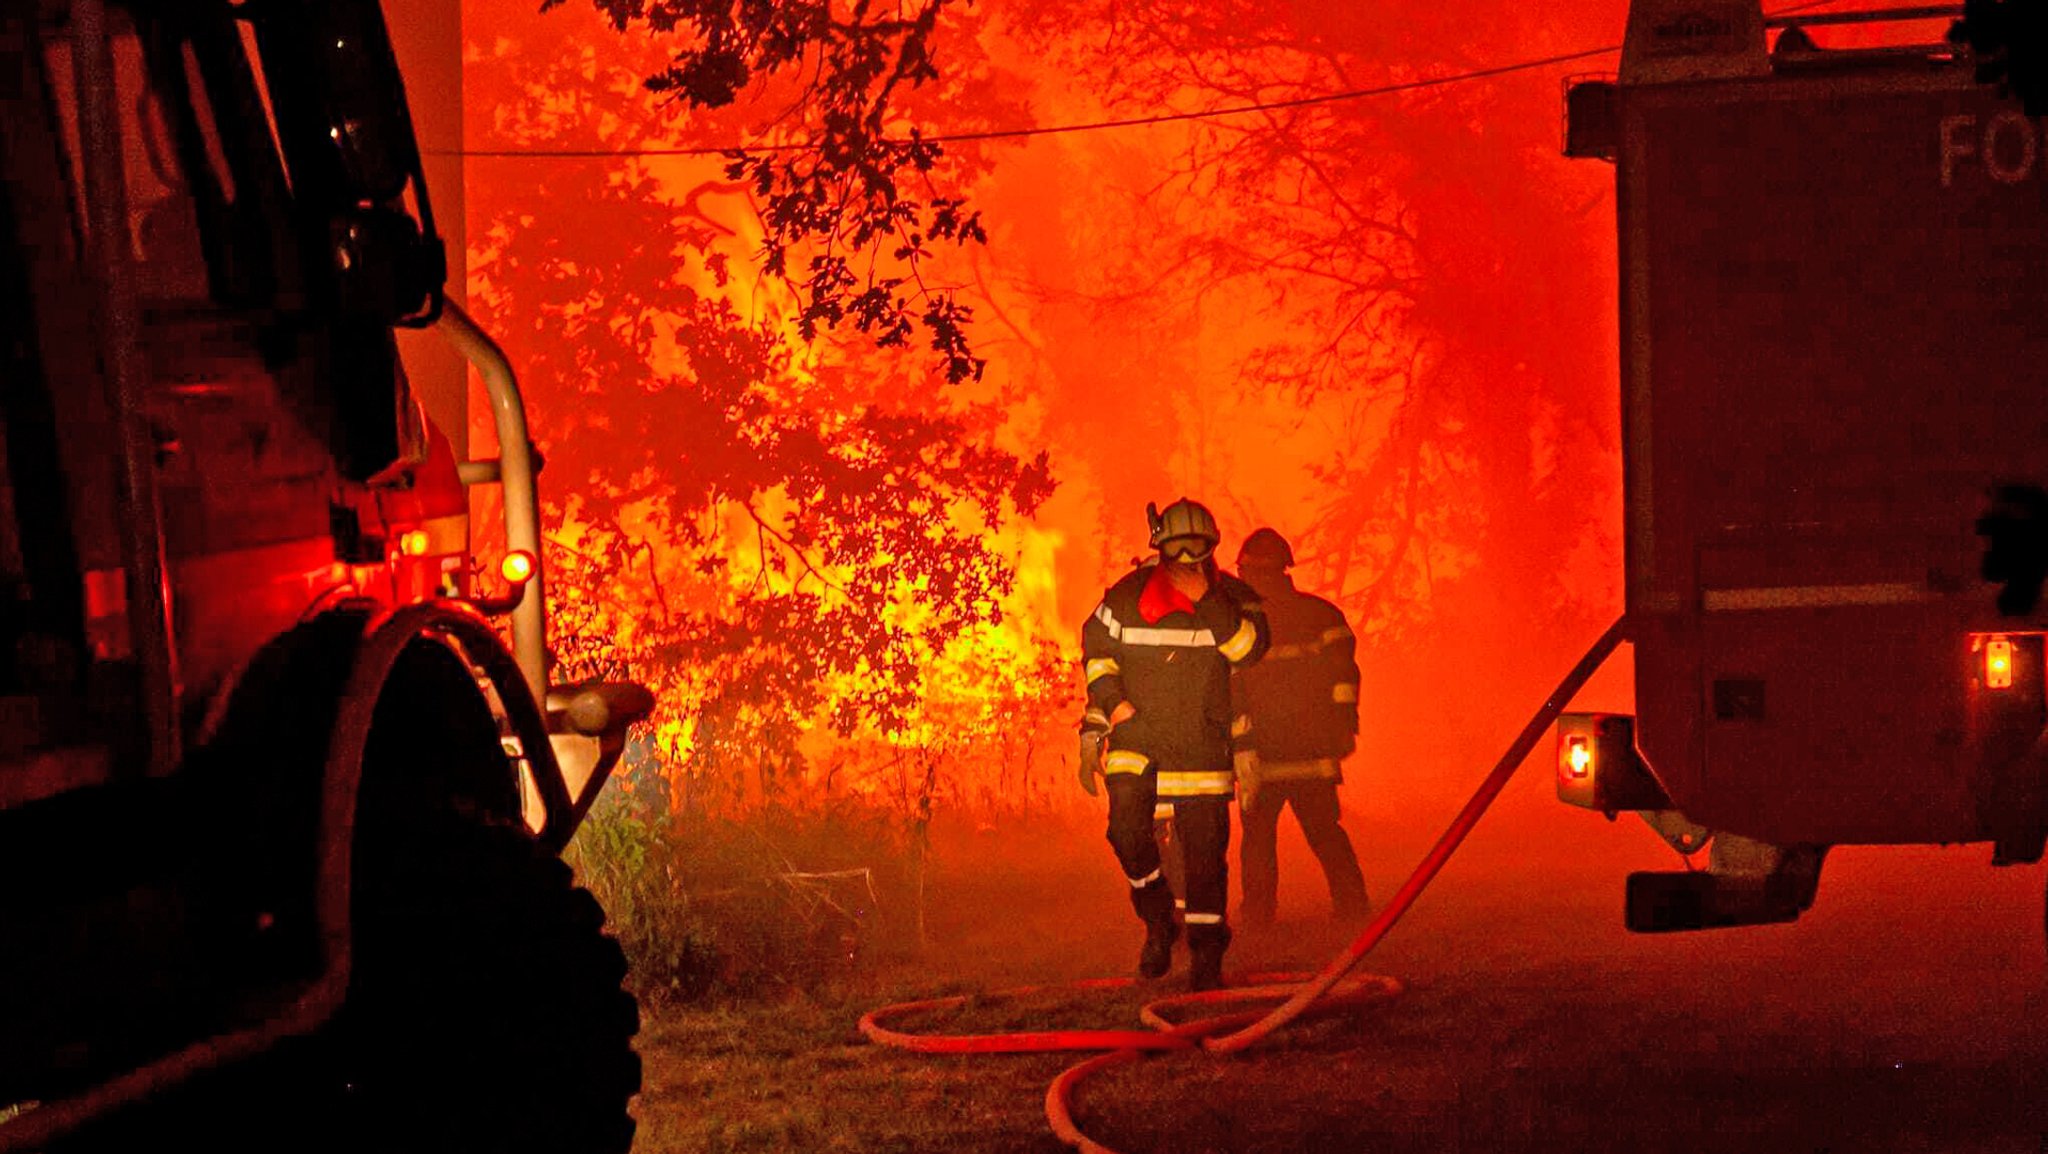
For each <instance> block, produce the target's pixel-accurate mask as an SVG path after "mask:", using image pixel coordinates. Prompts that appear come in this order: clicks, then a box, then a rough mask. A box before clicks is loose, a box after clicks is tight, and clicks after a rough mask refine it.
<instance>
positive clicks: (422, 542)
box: [398, 529, 433, 557]
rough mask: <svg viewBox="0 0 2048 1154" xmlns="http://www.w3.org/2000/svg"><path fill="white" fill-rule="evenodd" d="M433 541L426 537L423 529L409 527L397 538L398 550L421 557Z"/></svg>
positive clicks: (410, 555) (407, 554) (411, 555)
mask: <svg viewBox="0 0 2048 1154" xmlns="http://www.w3.org/2000/svg"><path fill="white" fill-rule="evenodd" d="M432 545H433V542H432V541H430V540H428V539H427V531H426V530H425V529H409V530H407V531H406V532H405V533H403V534H401V535H400V536H399V538H398V551H399V552H400V553H403V554H405V555H406V556H408V557H422V556H425V555H426V552H427V549H428V548H429V547H430V546H432Z"/></svg>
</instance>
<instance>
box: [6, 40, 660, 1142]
mask: <svg viewBox="0 0 2048 1154" xmlns="http://www.w3.org/2000/svg"><path fill="white" fill-rule="evenodd" d="M0 38H4V45H0V68H4V76H0V107H4V117H0V168H4V169H5V180H4V182H0V293H4V296H5V304H4V307H0V330H4V338H0V466H4V467H0V717H4V719H5V724H4V725H0V1151H4V1152H13V1151H27V1150H58V1149H119V1148H127V1147H129V1146H132V1145H138V1144H141V1143H143V1142H147V1143H148V1144H150V1145H151V1146H161V1145H163V1144H165V1143H166V1142H170V1143H172V1144H176V1143H177V1141H178V1140H179V1139H180V1138H181V1137H190V1138H194V1139H196V1140H197V1141H201V1142H204V1143H206V1145H207V1146H208V1147H209V1148H220V1147H223V1146H225V1147H227V1148H230V1149H235V1148H247V1149H251V1150H254V1149H259V1148H260V1149H264V1150H275V1149H295V1150H315V1149H318V1150H328V1149H332V1150H335V1151H344V1150H346V1151H369V1150H377V1151H419V1152H426V1151H436V1152H446V1151H458V1152H460V1151H475V1152H478V1154H482V1152H485V1151H489V1152H492V1154H502V1152H508V1151H510V1152H521V1151H534V1152H539V1151H550V1152H556V1151H562V1152H577V1151H591V1152H616V1151H623V1150H625V1149H626V1148H627V1147H628V1145H629V1144H630V1142H631V1139H632V1134H633V1120H632V1118H631V1116H630V1115H629V1113H628V1110H627V1106H628V1100H629V1099H630V1097H631V1096H632V1095H633V1094H634V1093H635V1092H636V1091H637V1089H638V1087H639V1080H640V1065H639V1059H638V1057H637V1056H636V1055H635V1053H634V1051H633V1048H632V1038H633V1036H634V1034H635V1033H636V1031H637V1029H638V1023H639V1018H638V1010H637V1007H636V1005H635V1003H634V1001H633V999H632V997H631V996H630V995H629V994H628V993H627V992H626V991H625V990H623V989H622V988H621V981H622V980H623V978H624V975H625V962H624V958H623V956H622V955H621V953H620V951H619V947H618V945H617V943H616V942H615V941H613V940H612V939H611V938H609V937H608V936H606V935H605V933H604V932H603V928H602V923H603V911H602V910H601V909H600V908H599V907H598V905H597V903H596V902H595V900H594V899H592V897H591V896H590V894H589V893H587V892H586V891H583V890H581V889H579V888H577V887H576V886H575V884H574V881H573V879H572V878H571V876H570V872H569V870H568V868H567V867H566V866H565V865H564V864H563V863H562V861H561V860H560V857H559V851H560V850H561V849H562V848H563V846H564V845H565V844H566V842H567V841H568V839H569V837H570V835H571V834H572V833H573V832H574V830H575V829H576V826H577V824H578V823H579V821H580V820H581V818H582V816H583V814H584V813H585V811H586V810H587V809H588V807H589V805H590V804H591V801H592V799H593V798H594V796H595V794H596V792H597V791H598V789H599V788H600V787H601V786H602V784H603V783H604V781H605V779H606V776H607V774H608V772H609V770H610V769H611V767H612V765H613V764H614V762H615V761H616V760H617V758H618V757H619V755H620V752H621V750H622V749H623V745H624V734H625V730H626V727H627V726H628V725H629V724H631V723H632V722H633V721H634V720H635V719H637V718H638V717H640V716H643V715H644V714H645V712H646V711H647V710H648V709H649V708H650V706H651V701H650V700H649V698H648V695H647V694H646V692H645V690H643V689H641V688H639V687H637V686H633V685H629V684H617V683H597V684H578V685H554V684H550V682H549V675H548V674H549V671H548V664H547V647H546V633H545V629H546V618H545V592H544V585H543V582H544V575H543V573H542V571H541V565H540V559H541V550H540V540H539V535H538V525H539V518H538V505H537V500H536V497H535V489H534V485H535V471H536V468H537V461H536V458H535V455H534V453H533V451H532V446H531V444H530V442H529V439H528V434H527V430H526V425H525V412H524V409H523V406H522V402H521V399H520V395H519V390H518V383H517V379H516V376H515V375H514V373H513V372H512V369H511V367H510V366H509V365H508V364H507V363H506V362H505V359H504V357H503V356H502V355H501V354H500V353H499V351H498V350H497V348H496V346H495V345H494V344H493V343H492V342H491V341H490V339H489V338H488V337H487V336H486V335H485V334H484V333H483V332H482V331H480V330H479V329H478V328H477V326H476V325H475V324H474V323H472V322H471V320H470V319H469V318H468V317H467V316H466V315H464V314H463V312H462V311H461V310H460V309H459V308H457V307H456V306H455V304H454V303H452V302H450V301H449V300H448V299H447V298H446V296H445V292H444V281H445V279H446V271H447V258H446V246H445V245H444V244H443V242H442V240H441V237H440V235H439V233H438V231H437V229H436V226H435V218H434V205H433V201H432V198H431V197H430V195H429V190H428V187H427V183H426V180H425V178H424V176H423V171H424V169H423V163H422V156H421V150H420V147H419V145H418V142H417V139H416V136H415V133H414V129H413V122H412V119H411V114H410V112H409V110H408V106H407V102H406V96H405V89H404V86H403V85H402V83H401V79H400V74H399V70H398V67H397V64H396V62H395V61H396V57H395V55H394V51H393V47H392V42H391V37H390V32H389V30H388V29H387V27H386V25H385V23H384V19H383V13H382V12H381V10H380V9H379V7H378V5H377V3H376V0H322V2H318V3H315V2H311V0H248V2H246V3H241V4H229V3H225V2H199V3H176V4H172V3H159V2H157V0H0ZM404 329H423V330H431V332H430V333H429V334H427V335H432V334H439V337H440V338H445V339H446V341H447V342H448V345H449V347H450V348H451V349H453V350H454V351H455V352H456V353H459V354H460V356H461V358H462V359H463V360H466V361H467V362H468V363H469V365H471V366H472V367H473V368H474V369H475V370H476V372H477V374H478V375H479V377H480V378H481V380H482V382H483V387H484V391H485V395H486V396H487V397H488V401H489V409H490V413H491V416H492V420H493V424H494V425H495V428H496V432H497V439H498V443H499V449H498V453H497V455H496V457H495V458H491V459H486V460H468V459H466V457H467V455H468V454H467V452H466V451H465V450H462V449H459V448H458V446H459V445H464V444H466V440H467V438H466V436H465V433H466V430H465V429H464V428H463V427H462V424H463V421H464V420H465V417H464V410H465V407H466V405H465V399H464V393H463V390H464V389H465V388H466V387H467V386H466V382H465V381H464V379H463V375H462V374H461V372H460V370H459V369H458V371H457V372H456V373H455V374H441V375H440V377H436V378H435V379H433V380H429V379H427V377H426V376H417V375H415V376H409V375H408V373H407V372H406V370H405V367H404V364H403V363H402V361H401V359H400V357H399V355H398V352H397V348H398V342H397V337H396V335H395V334H396V333H397V331H399V330H404ZM408 339H409V340H413V339H418V338H408ZM430 375H431V374H430ZM442 377H445V378H447V379H441V378H442ZM451 382H452V383H451ZM451 390H452V391H451ZM428 413H434V414H436V415H437V417H438V418H439V419H438V420H435V419H430V418H429V417H428V416H427V414H428ZM451 414H452V416H451ZM451 424H452V425H453V426H454V427H453V430H452V432H453V436H452V437H451V435H449V434H450V429H449V426H450V425H451ZM479 486H495V487H497V488H498V489H499V490H500V492H498V493H496V494H495V495H494V496H495V497H496V498H498V499H496V500H494V501H493V502H492V503H491V507H492V508H502V511H503V513H502V515H503V517H504V521H505V524H504V526H503V533H502V536H503V537H504V539H505V541H506V544H507V548H506V549H505V550H503V551H502V553H499V552H497V551H494V552H493V555H491V556H489V557H478V556H475V555H473V554H472V552H471V544H470V541H471V534H470V512H469V511H470V508H471V498H472V489H474V488H476V487H479ZM479 504H480V505H481V502H480V503H479ZM481 536H482V535H481V534H479V537H481ZM501 627H503V628H504V629H505V630H508V631H509V634H510V643H509V644H508V643H507V642H506V641H505V640H504V639H503V637H502V634H501Z"/></svg>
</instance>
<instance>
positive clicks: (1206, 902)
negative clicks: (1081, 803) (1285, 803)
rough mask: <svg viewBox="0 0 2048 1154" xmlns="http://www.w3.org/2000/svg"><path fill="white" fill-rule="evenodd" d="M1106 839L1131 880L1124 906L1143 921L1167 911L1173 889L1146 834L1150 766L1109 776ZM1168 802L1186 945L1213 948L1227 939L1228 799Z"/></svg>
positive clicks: (1152, 787)
mask: <svg viewBox="0 0 2048 1154" xmlns="http://www.w3.org/2000/svg"><path fill="white" fill-rule="evenodd" d="M1104 781H1105V784H1106V785H1107V787H1108V789H1109V845H1110V848H1111V849H1113V850H1115V851H1116V860H1117V864H1118V865H1120V866H1122V867H1123V871H1124V878H1125V880H1127V881H1128V882H1129V883H1130V886H1131V906H1132V908H1133V909H1135V910H1137V913H1138V917H1139V918H1140V919H1142V920H1144V921H1145V922H1147V923H1148V924H1149V923H1151V922H1153V921H1154V920H1156V919H1158V918H1161V917H1167V918H1171V917H1172V916H1173V899H1174V897H1175V894H1174V892H1173V889H1172V887H1171V885H1169V883H1168V882H1167V880H1166V873H1165V869H1164V863H1163V862H1162V861H1161V859H1160V855H1159V842H1158V841H1157V840H1156V839H1155V838H1154V836H1153V827H1152V814H1153V806H1154V804H1155V803H1156V802H1157V801H1158V800H1159V797H1158V779H1157V778H1156V777H1155V776H1154V775H1153V774H1152V773H1151V772H1150V771H1148V772H1145V773H1117V774H1110V775H1109V776H1108V777H1107V778H1105V779H1104ZM1170 800H1171V801H1172V802H1173V839H1174V841H1176V842H1178V843H1179V849H1180V856H1181V871H1182V872H1183V873H1184V874H1185V876H1186V879H1187V882H1186V884H1187V892H1186V893H1184V894H1181V895H1179V896H1180V897H1181V898H1182V900H1184V901H1185V902H1186V914H1185V920H1186V922H1187V927H1188V945H1189V946H1190V947H1191V948H1194V949H1202V948H1205V947H1210V946H1214V947H1218V948H1220V947H1221V946H1222V945H1223V944H1224V943H1227V942H1228V941H1229V940H1230V931H1229V930H1228V929H1227V928H1225V909H1226V907H1227V906H1228V904H1229V900H1230V860H1229V850H1230V799H1229V798H1227V797H1177V798H1172V799H1170Z"/></svg>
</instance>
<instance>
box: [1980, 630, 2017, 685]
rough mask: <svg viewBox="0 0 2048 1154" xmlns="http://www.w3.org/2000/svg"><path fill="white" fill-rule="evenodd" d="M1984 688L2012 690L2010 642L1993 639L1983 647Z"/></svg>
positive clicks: (1998, 638) (2003, 639)
mask: <svg viewBox="0 0 2048 1154" xmlns="http://www.w3.org/2000/svg"><path fill="white" fill-rule="evenodd" d="M1984 687H1985V688H1986V689H2011V688H2012V642H2010V641H2008V640H2006V639H2005V638H2003V637H1994V638H1992V639H1991V640H1990V641H1988V642H1986V643H1985V645H1984Z"/></svg>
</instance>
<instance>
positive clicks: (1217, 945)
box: [1188, 925, 1230, 991]
mask: <svg viewBox="0 0 2048 1154" xmlns="http://www.w3.org/2000/svg"><path fill="white" fill-rule="evenodd" d="M1229 948H1230V927H1229V926H1220V925H1218V926H1189V927H1188V954H1189V964H1188V988H1189V989H1191V990H1196V991H1201V990H1215V989H1220V988H1222V986H1223V951H1225V950H1227V949H1229Z"/></svg>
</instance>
